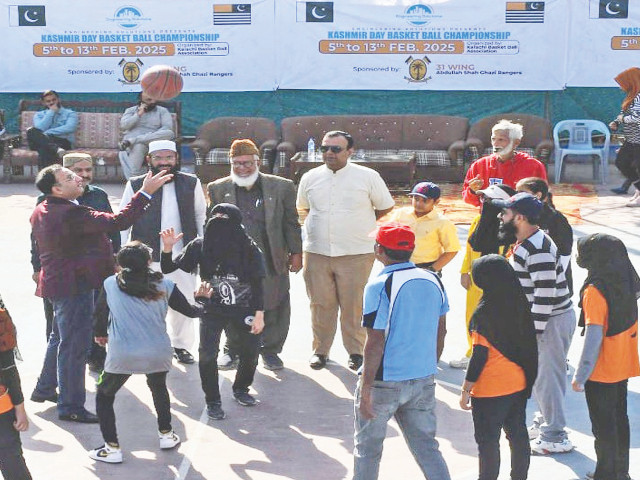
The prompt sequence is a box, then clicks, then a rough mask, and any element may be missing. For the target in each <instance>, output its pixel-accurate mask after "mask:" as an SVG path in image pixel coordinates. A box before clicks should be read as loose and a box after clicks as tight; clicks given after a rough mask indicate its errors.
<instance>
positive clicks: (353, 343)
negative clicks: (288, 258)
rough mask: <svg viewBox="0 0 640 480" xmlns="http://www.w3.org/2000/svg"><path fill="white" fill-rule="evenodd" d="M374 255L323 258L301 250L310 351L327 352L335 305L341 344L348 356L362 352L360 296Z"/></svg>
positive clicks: (335, 323)
mask: <svg viewBox="0 0 640 480" xmlns="http://www.w3.org/2000/svg"><path fill="white" fill-rule="evenodd" d="M373 261H374V254H373V253H365V254H362V255H344V256H341V257H327V256H326V255H318V254H317V253H310V252H304V271H303V276H304V281H305V283H306V286H307V295H308V296H309V300H310V302H311V328H312V330H313V345H312V348H313V352H314V353H317V354H320V355H329V351H330V350H331V344H332V343H333V337H334V336H335V334H336V328H337V322H338V308H340V330H341V331H342V344H343V345H344V348H345V349H346V350H347V353H349V355H352V354H359V355H362V350H363V348H364V341H365V338H366V330H365V329H364V327H362V326H361V325H362V296H363V292H364V286H365V285H366V283H367V280H368V278H369V274H370V272H371V267H372V266H373Z"/></svg>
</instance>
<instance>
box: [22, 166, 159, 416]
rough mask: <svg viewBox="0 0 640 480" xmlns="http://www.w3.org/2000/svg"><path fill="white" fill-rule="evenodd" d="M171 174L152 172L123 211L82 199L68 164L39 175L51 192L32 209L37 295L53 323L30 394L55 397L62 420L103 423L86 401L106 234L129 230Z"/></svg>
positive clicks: (106, 264)
mask: <svg viewBox="0 0 640 480" xmlns="http://www.w3.org/2000/svg"><path fill="white" fill-rule="evenodd" d="M171 177H172V175H167V174H166V172H164V171H163V172H160V173H158V174H157V175H155V176H152V175H151V173H149V174H147V176H146V178H145V179H144V182H143V184H142V188H141V189H140V191H139V192H138V193H136V195H134V197H133V198H132V199H131V202H130V203H129V205H127V207H125V208H124V209H123V210H122V211H121V212H120V213H119V214H117V215H114V214H112V213H105V212H99V211H96V210H94V209H92V208H89V207H85V206H82V205H79V204H78V202H77V200H76V199H77V198H78V197H79V196H81V195H82V193H83V191H84V184H83V182H82V179H81V178H80V177H79V176H78V175H76V174H75V173H73V172H72V171H71V170H69V169H68V168H65V167H62V166H61V165H57V164H56V165H51V166H50V167H47V168H44V169H43V170H41V171H40V173H39V174H38V177H37V178H36V186H37V187H38V189H39V190H40V191H41V192H42V193H44V194H45V195H46V198H45V200H44V201H43V202H42V203H40V204H39V205H38V206H36V208H35V210H34V212H33V214H32V215H31V228H32V230H33V236H34V238H35V241H36V243H37V245H38V248H39V252H40V263H41V268H40V276H39V278H38V289H37V290H36V295H38V296H40V297H44V298H47V299H49V300H50V301H51V303H52V304H53V308H54V312H55V322H54V327H53V331H52V332H51V336H50V337H49V343H48V345H47V352H46V354H45V359H44V365H43V367H42V372H41V373H40V377H39V378H38V383H37V385H36V388H35V390H34V391H33V394H32V396H31V399H32V400H34V401H37V402H42V401H45V400H48V401H52V402H57V404H58V417H59V418H60V419H61V420H69V421H73V422H81V423H97V422H98V417H97V416H96V415H94V414H93V413H90V412H89V411H87V410H86V409H85V407H84V402H85V396H86V391H85V382H84V379H85V361H86V355H87V350H88V349H89V346H90V345H91V332H92V324H93V290H94V289H97V288H101V287H102V282H103V281H104V279H105V278H106V277H108V276H109V275H112V274H113V272H114V267H115V265H114V259H113V252H112V248H111V242H110V241H109V238H108V237H107V234H108V233H111V232H114V231H118V230H123V229H125V228H128V227H129V226H130V225H131V224H132V223H133V222H134V221H135V220H137V219H138V218H139V217H140V216H142V215H143V213H144V211H145V207H146V206H147V205H148V204H149V199H150V198H151V196H152V195H153V193H154V192H155V191H156V190H158V189H159V188H160V187H161V186H162V185H164V184H165V183H166V182H167V181H168V180H170V179H171ZM56 386H58V387H59V390H60V395H59V396H58V395H57V394H56Z"/></svg>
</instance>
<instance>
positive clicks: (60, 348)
mask: <svg viewBox="0 0 640 480" xmlns="http://www.w3.org/2000/svg"><path fill="white" fill-rule="evenodd" d="M51 303H52V304H53V310H54V318H55V320H54V322H53V330H52V331H51V335H50V336H49V343H48V344H47V351H46V353H45V357H44V365H43V366H42V371H41V372H40V377H39V378H38V383H37V384H36V388H35V392H36V393H37V394H38V395H42V396H51V395H54V394H55V392H56V387H59V390H60V395H59V396H58V414H59V415H69V414H72V413H82V412H84V411H85V408H84V402H85V397H86V390H85V386H84V377H85V364H86V361H87V350H88V349H89V345H90V344H91V335H92V330H93V305H94V303H93V290H89V291H88V292H84V293H79V294H77V295H72V296H69V297H62V298H56V299H51Z"/></svg>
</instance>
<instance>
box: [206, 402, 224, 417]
mask: <svg viewBox="0 0 640 480" xmlns="http://www.w3.org/2000/svg"><path fill="white" fill-rule="evenodd" d="M207 416H208V417H209V418H210V419H212V420H222V419H224V417H226V416H227V415H226V414H225V413H224V410H222V403H220V402H209V403H207Z"/></svg>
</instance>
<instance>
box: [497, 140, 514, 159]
mask: <svg viewBox="0 0 640 480" xmlns="http://www.w3.org/2000/svg"><path fill="white" fill-rule="evenodd" d="M513 143H514V142H513V140H511V141H510V142H509V144H508V145H507V146H506V147H493V153H497V154H498V155H499V156H500V158H502V159H506V158H507V157H509V156H510V155H511V154H512V153H513V150H514V145H513Z"/></svg>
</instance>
